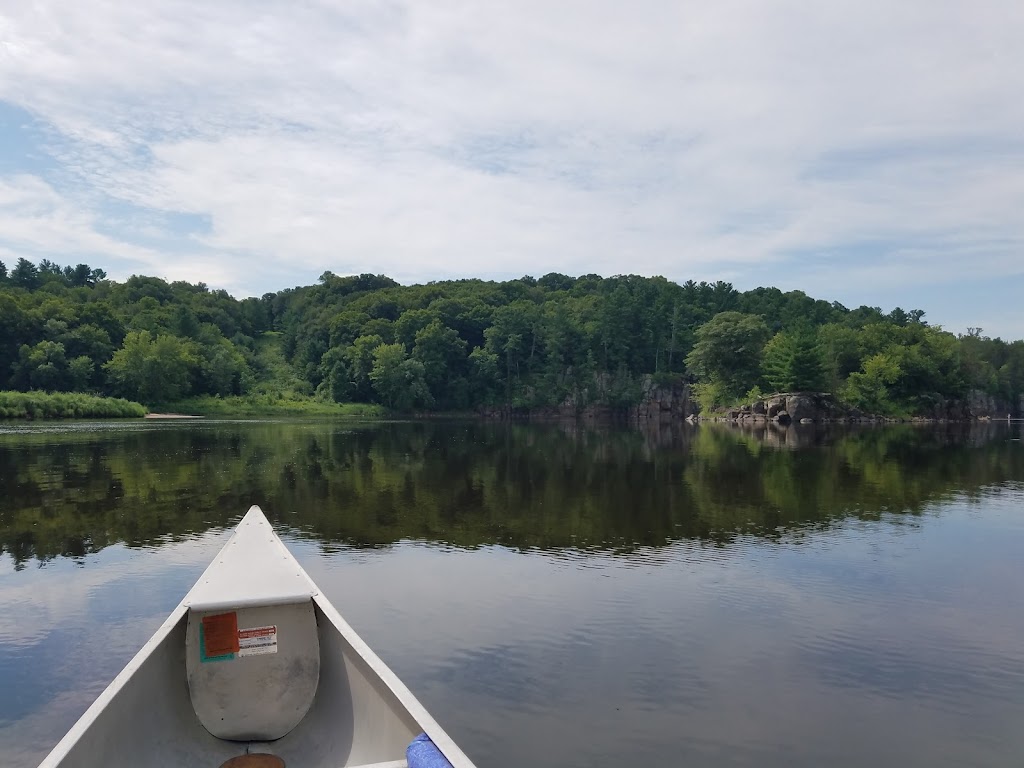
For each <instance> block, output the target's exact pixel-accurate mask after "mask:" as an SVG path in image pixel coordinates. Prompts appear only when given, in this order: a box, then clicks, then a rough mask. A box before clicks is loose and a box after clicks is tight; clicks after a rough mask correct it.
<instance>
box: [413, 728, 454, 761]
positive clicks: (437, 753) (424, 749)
mask: <svg viewBox="0 0 1024 768" xmlns="http://www.w3.org/2000/svg"><path fill="white" fill-rule="evenodd" d="M405 759H406V761H408V763H409V768H452V764H451V763H449V762H448V758H446V757H445V756H444V755H442V754H441V750H440V749H438V748H437V746H436V745H435V744H434V742H432V741H431V740H430V737H429V736H427V734H425V733H421V734H420V735H419V736H417V737H416V738H415V739H413V740H412V743H411V744H410V745H409V746H408V747H407V748H406V750H405Z"/></svg>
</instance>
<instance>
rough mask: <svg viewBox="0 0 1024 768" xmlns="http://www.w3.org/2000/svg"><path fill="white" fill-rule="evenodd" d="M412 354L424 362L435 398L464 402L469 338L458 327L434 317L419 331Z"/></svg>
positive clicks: (450, 403)
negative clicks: (456, 329)
mask: <svg viewBox="0 0 1024 768" xmlns="http://www.w3.org/2000/svg"><path fill="white" fill-rule="evenodd" d="M403 317H404V315H403ZM412 357H413V359H415V360H419V361H420V363H422V364H423V378H424V381H425V382H426V384H427V387H428V388H429V389H430V394H431V396H432V397H433V399H434V401H435V402H438V403H441V404H442V405H453V406H461V405H463V404H464V403H463V402H462V400H463V399H464V397H465V395H466V379H465V375H464V374H465V369H466V342H465V341H463V340H462V339H460V338H459V334H458V333H457V332H456V331H455V330H453V329H452V328H447V327H445V326H443V325H441V323H440V321H438V320H434V321H433V322H431V323H430V324H429V325H427V326H425V327H424V328H422V329H420V330H419V331H418V332H417V333H416V343H415V345H414V347H413V351H412Z"/></svg>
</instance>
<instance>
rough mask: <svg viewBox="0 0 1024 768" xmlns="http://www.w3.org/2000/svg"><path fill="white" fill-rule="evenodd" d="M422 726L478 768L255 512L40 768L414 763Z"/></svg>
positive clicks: (457, 766) (445, 749)
mask: <svg viewBox="0 0 1024 768" xmlns="http://www.w3.org/2000/svg"><path fill="white" fill-rule="evenodd" d="M422 733H425V734H426V735H427V736H428V737H429V739H430V741H432V742H433V745H435V746H436V747H437V749H438V750H439V751H440V752H441V753H442V754H443V755H444V757H445V758H447V760H448V762H450V763H451V765H452V766H454V768H473V763H472V762H471V761H470V760H469V758H468V757H466V755H465V754H463V752H462V750H460V749H459V748H458V746H457V745H456V744H455V742H453V741H452V740H451V738H449V737H448V735H447V734H446V733H445V732H444V731H443V730H442V729H441V727H440V726H439V725H438V724H437V723H436V722H435V721H434V719H433V718H432V717H431V716H430V715H429V714H428V713H427V711H426V710H425V709H424V708H423V706H422V705H421V704H420V703H419V702H418V701H417V700H416V698H415V697H414V696H413V695H412V694H411V693H410V692H409V690H408V689H407V688H406V687H405V686H404V685H403V684H402V682H401V681H400V680H399V679H398V678H397V677H396V676H395V674H394V673H393V672H392V671H391V670H390V669H388V667H387V666H386V665H385V664H384V662H382V661H381V660H380V659H379V658H377V656H376V654H374V652H373V651H372V650H370V648H369V646H367V645H366V643H364V642H363V641H362V640H360V639H359V637H358V636H357V635H356V633H355V632H354V631H353V630H352V628H351V627H350V626H349V625H348V624H347V623H346V622H345V620H344V619H343V618H342V617H341V615H340V614H339V613H338V611H336V610H335V609H334V606H332V605H331V604H330V602H328V601H327V599H326V598H325V597H324V596H323V594H322V593H321V592H320V591H319V590H318V589H317V587H316V585H315V584H314V583H313V581H312V579H310V578H309V576H308V575H307V574H306V572H305V571H304V570H303V569H302V567H301V566H300V565H299V564H298V562H296V560H295V558H294V557H292V555H291V553H290V552H289V551H288V550H287V548H286V547H285V545H284V544H283V543H282V542H281V540H280V539H279V538H278V537H277V535H276V534H275V533H274V531H273V528H271V526H270V523H268V522H267V519H266V517H264V516H263V512H262V511H260V508H259V507H255V506H254V507H252V508H251V509H250V510H249V511H248V513H247V514H246V515H245V517H244V518H243V519H242V521H241V522H240V523H239V524H238V527H237V528H236V529H235V532H234V535H232V537H231V539H230V540H229V541H228V543H227V544H226V545H225V546H224V548H223V549H222V550H221V551H220V554H218V555H217V557H216V558H215V559H214V561H213V563H211V564H210V566H209V567H208V568H207V569H206V571H205V573H203V575H202V577H200V579H199V581H198V582H196V585H195V586H194V587H192V589H191V590H190V591H189V593H188V594H187V595H186V596H185V599H184V600H182V601H181V604H180V605H178V607H177V608H175V609H174V611H173V612H172V613H171V615H170V616H169V617H168V618H167V620H166V621H165V622H164V623H163V625H162V626H161V627H160V629H158V630H157V632H156V634H155V635H153V637H152V638H151V639H150V640H149V642H147V643H146V644H145V646H143V648H142V650H141V651H139V653H138V654H137V655H136V656H135V658H134V659H132V660H131V662H129V663H128V666H126V667H125V668H124V670H122V671H121V673H120V674H119V675H118V676H117V677H116V678H115V679H114V681H113V682H112V683H111V684H110V685H109V686H108V687H107V689H106V690H105V691H104V692H103V693H102V694H101V695H100V696H99V698H98V699H96V701H95V702H94V703H93V704H92V706H91V707H89V709H88V710H86V712H85V714H84V715H82V717H81V719H80V720H79V721H78V722H77V723H76V724H75V725H74V727H72V729H71V730H70V731H68V733H67V735H66V736H65V737H64V738H63V739H62V740H61V741H60V743H59V744H57V746H56V747H54V749H53V751H52V752H50V754H49V755H48V756H47V757H46V759H45V760H43V762H42V763H41V765H40V768H56V766H61V768H73V767H77V766H82V767H83V768H85V767H86V766H89V767H92V766H122V765H123V766H132V768H139V767H141V766H182V767H183V768H184V767H185V766H188V767H189V768H199V767H203V768H207V767H208V768H218V766H221V765H222V764H224V763H225V762H227V761H229V760H231V759H232V758H239V757H240V756H243V755H247V754H248V755H252V757H249V758H245V759H236V760H235V761H233V762H232V763H231V765H232V768H234V766H237V765H241V764H244V763H245V762H246V760H248V761H249V762H250V763H251V764H257V763H259V761H260V760H263V761H265V762H266V764H275V765H281V762H280V761H281V760H283V761H284V765H285V766H287V768H343V767H344V766H367V767H369V766H373V767H374V768H404V766H406V748H407V747H408V745H409V744H410V742H412V741H413V740H414V738H416V737H417V736H419V735H420V734H422ZM421 741H422V739H421ZM418 743H420V742H418ZM427 746H428V748H430V749H432V747H430V745H429V742H428V743H427ZM414 751H415V750H414ZM257 754H267V755H275V756H277V759H276V760H275V759H273V758H258V759H257V758H256V757H255V755H257ZM410 755H411V757H410V761H411V762H413V763H415V762H417V756H416V755H415V754H414V753H412V752H411V753H410ZM427 764H430V765H433V763H431V762H430V760H429V756H428V760H427ZM413 768H414V766H413Z"/></svg>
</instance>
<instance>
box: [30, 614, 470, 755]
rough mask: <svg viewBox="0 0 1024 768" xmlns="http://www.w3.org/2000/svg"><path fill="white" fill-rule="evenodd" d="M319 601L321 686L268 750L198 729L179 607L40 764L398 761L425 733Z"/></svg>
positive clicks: (266, 744)
mask: <svg viewBox="0 0 1024 768" xmlns="http://www.w3.org/2000/svg"><path fill="white" fill-rule="evenodd" d="M321 599H322V598H320V597H319V596H318V597H314V598H313V601H314V607H315V612H316V620H317V632H318V635H319V640H320V655H321V667H320V683H319V686H318V687H317V692H316V696H315V698H314V700H313V705H312V707H311V708H310V710H309V712H308V713H307V714H306V716H305V717H304V718H303V719H302V721H301V722H300V723H299V724H298V725H297V726H296V727H295V729H294V730H292V731H291V732H290V733H288V734H287V735H285V736H284V737H282V738H280V739H278V740H276V741H273V742H270V743H265V744H263V743H261V744H247V743H245V742H232V741H224V740H221V739H217V738H215V737H214V736H212V735H210V733H209V732H208V731H206V729H204V728H203V726H202V725H201V724H200V723H199V721H198V719H197V718H196V715H195V712H194V710H193V708H192V703H191V700H190V697H189V690H188V683H187V681H186V674H185V632H186V623H187V610H185V609H182V610H181V611H179V612H178V613H180V615H179V616H178V618H177V621H174V614H172V616H171V619H170V620H169V621H168V623H167V624H165V625H164V627H163V628H162V630H161V632H158V633H157V635H155V636H154V638H153V640H152V641H151V643H152V644H151V645H149V646H148V654H147V655H144V654H146V651H147V649H143V652H141V653H140V656H142V657H143V658H139V657H137V658H136V660H135V662H133V665H134V669H126V671H125V673H123V675H122V676H121V677H120V678H119V681H120V685H117V681H115V686H112V687H113V690H110V691H109V692H108V693H109V694H110V695H109V698H106V700H105V701H102V702H97V705H102V706H96V705H94V709H93V710H90V712H89V713H87V714H86V716H85V717H84V718H83V721H85V722H83V723H81V724H80V725H81V726H82V727H81V728H80V729H79V731H78V734H77V738H74V737H72V740H70V743H69V740H65V742H63V743H62V746H64V747H66V752H64V753H63V755H60V754H56V755H54V754H51V756H50V759H49V760H48V761H46V762H44V766H45V765H53V766H61V768H79V767H81V768H86V767H89V768H92V767H93V766H107V765H109V766H113V765H125V766H129V765H130V766H133V768H138V767H141V766H188V767H189V768H205V767H206V766H209V768H218V766H220V765H221V763H223V762H224V761H225V760H227V759H228V758H230V757H234V756H236V755H240V754H244V753H245V752H246V751H247V749H250V748H251V749H252V751H254V752H271V753H273V754H276V755H278V756H279V757H281V758H282V759H283V760H284V761H285V764H286V766H287V768H344V767H346V766H363V765H374V764H381V763H383V764H388V763H391V764H392V765H403V764H404V762H402V761H404V759H405V749H406V747H407V746H408V744H409V742H410V741H411V740H412V739H413V738H414V737H415V736H416V735H417V734H419V733H420V732H421V731H423V730H424V727H422V725H421V724H420V723H418V722H417V721H416V719H415V718H414V717H413V715H412V714H411V713H410V712H409V711H408V709H407V708H406V707H405V706H404V705H403V704H402V702H401V701H399V699H398V697H397V696H396V695H395V694H394V693H393V692H392V691H391V690H390V689H389V688H388V686H387V685H386V684H385V683H384V682H383V681H382V680H381V679H380V677H379V676H378V675H377V674H376V673H375V672H374V670H373V669H372V668H371V667H370V665H369V664H368V663H367V661H366V660H365V659H364V658H362V656H360V654H359V653H357V652H356V651H355V650H354V649H353V647H352V645H351V644H350V643H349V641H348V640H347V639H346V637H345V635H344V634H343V632H342V630H341V628H339V627H337V626H335V624H334V622H333V620H332V618H331V616H330V615H329V614H331V613H334V611H333V609H331V608H330V606H329V604H325V605H326V607H327V612H326V613H325V611H324V609H323V608H322V606H321V604H320V600H321ZM161 634H162V636H161ZM133 665H129V666H130V667H132V666H133ZM90 715H91V717H90ZM426 725H427V730H433V728H432V727H431V724H426ZM69 736H72V734H69ZM460 757H461V755H460Z"/></svg>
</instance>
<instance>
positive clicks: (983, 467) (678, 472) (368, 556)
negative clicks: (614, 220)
mask: <svg viewBox="0 0 1024 768" xmlns="http://www.w3.org/2000/svg"><path fill="white" fill-rule="evenodd" d="M1021 437H1022V435H1021V427H1020V425H1016V424H1012V425H1011V424H1006V423H1003V424H995V423H994V424H978V425H973V426H943V427H911V426H901V427H891V428H874V429H867V430H862V431H822V430H820V429H814V428H790V429H789V430H788V431H781V432H780V431H777V430H767V431H765V430H762V431H759V432H755V431H751V430H746V431H744V430H740V429H737V428H729V427H724V426H714V425H712V426H701V427H690V426H681V427H673V428H665V429H662V430H660V431H640V430H633V429H627V428H613V427H606V428H583V427H572V428H569V427H565V426H555V425H548V426H525V425H512V426H509V425H502V424H490V423H479V422H426V423H425V422H415V423H371V424H360V423H355V422H341V421H336V422H328V423H323V422H318V423H314V422H300V421H250V422H232V421H209V420H207V421H202V422H191V423H182V422H176V423H154V422H143V423H83V424H44V425H31V424H30V425H12V424H7V425H0V763H2V764H3V765H4V766H11V767H12V768H17V767H20V766H34V765H35V764H36V763H37V762H38V761H39V760H40V759H41V758H42V757H43V756H44V755H45V754H46V752H47V751H48V750H49V749H50V747H52V746H53V744H54V743H56V741H57V740H58V739H59V738H60V737H61V736H62V735H63V733H64V732H65V731H66V730H67V728H68V727H70V725H71V724H72V723H73V722H74V721H75V720H76V719H77V717H78V716H79V715H80V714H81V713H82V712H83V711H84V709H85V708H86V707H87V706H88V704H89V703H90V702H91V700H92V699H93V698H94V697H95V696H96V695H97V694H98V693H99V692H100V691H101V690H102V689H103V688H104V686H105V685H106V684H107V683H108V682H109V681H110V680H111V679H112V678H113V677H114V676H115V675H116V674H117V672H118V671H119V670H120V669H121V667H122V666H123V665H124V664H125V663H126V662H127V661H128V660H129V659H130V658H131V657H132V655H134V653H135V652H136V651H137V650H138V648H139V647H140V646H141V645H142V644H143V643H144V642H145V640H146V639H148V637H149V636H150V635H151V634H152V633H153V631H154V630H155V629H156V628H157V626H158V625H159V624H160V623H161V621H162V620H163V618H164V617H165V616H166V615H167V614H168V613H169V612H170V611H171V609H173V608H174V606H175V605H176V604H177V602H178V600H179V599H180V598H181V596H182V595H183V594H184V593H185V592H186V591H187V590H188V588H189V587H190V586H191V584H192V583H193V582H194V581H195V580H196V578H197V577H198V576H199V574H200V573H201V572H202V570H203V569H204V568H205V566H206V565H207V563H208V562H209V561H210V560H211V559H212V557H213V555H214V554H215V553H216V551H217V550H218V549H219V548H220V546H222V545H223V543H224V542H225V541H226V538H227V536H228V535H229V533H230V528H231V526H232V525H233V524H234V523H235V522H237V520H238V519H239V518H240V517H241V515H242V514H243V513H244V512H245V510H246V509H247V508H248V506H249V505H250V504H254V503H255V504H259V505H260V506H262V508H263V509H264V511H265V512H266V513H267V515H268V517H269V518H270V519H271V521H272V522H273V523H274V525H275V527H276V528H277V530H278V531H279V533H280V534H281V535H282V537H283V538H284V539H285V541H286V543H287V544H288V545H289V547H290V548H291V549H292V551H293V552H294V554H295V555H296V557H297V558H298V559H299V560H300V562H301V563H302V565H303V566H304V567H305V568H306V569H307V571H308V572H309V573H310V575H311V576H312V577H313V579H314V580H315V581H317V583H318V584H319V585H320V587H321V588H322V589H323V591H324V592H325V593H326V595H327V596H328V597H329V598H330V599H331V601H332V602H333V603H334V605H335V606H336V607H337V608H338V609H339V610H340V611H341V613H342V614H343V615H344V616H345V617H346V618H347V619H348V621H349V623H350V624H352V625H353V627H354V628H355V629H356V631H357V632H359V633H360V635H361V636H362V637H363V639H364V640H366V641H367V642H368V643H369V644H370V646H371V647H373V648H374V649H375V650H376V651H377V653H378V654H379V655H380V656H381V657H382V658H383V659H384V661H385V662H387V663H388V664H389V665H390V666H391V667H392V669H394V670H395V672H396V673H397V674H398V675H399V676H400V677H401V678H402V679H403V681H404V682H405V683H406V684H407V685H408V686H409V687H410V688H411V689H412V691H413V692H414V693H415V694H416V695H417V697H418V698H419V699H420V700H421V701H422V702H423V703H424V705H425V706H426V707H427V709H428V710H430V711H431V713H432V714H433V715H434V716H435V718H436V719H437V720H438V721H439V722H440V723H441V724H442V725H443V726H444V727H445V728H446V729H447V730H448V732H449V733H450V734H451V735H452V736H453V737H454V738H455V740H456V741H457V742H458V743H459V744H460V745H461V746H462V747H463V749H464V750H465V751H466V752H467V753H468V754H469V755H470V756H471V757H472V758H474V760H475V761H476V762H477V764H478V765H480V766H481V768H484V767H485V766H493V767H494V768H513V767H515V768H521V767H522V766H527V765H528V766H552V767H554V766H590V767H592V768H605V767H607V768H611V767H612V766H616V767H619V766H623V765H637V766H641V765H652V766H653V765H659V766H662V765H667V766H687V767H688V768H689V767H694V766H716V767H719V766H740V765H744V766H747V765H749V766H755V765H756V766H759V768H773V767H774V766H779V767H780V768H781V766H787V768H790V767H792V766H815V767H817V766H821V765H829V766H831V767H832V768H836V767H838V766H851V767H852V766H857V767H858V768H860V767H861V766H865V765H873V766H901V767H904V766H917V765H920V766H928V767H929V768H936V767H937V766H964V765H971V766H1007V765H1018V764H1019V762H1020V759H1021V755H1022V754H1024V728H1022V727H1021V723H1022V722H1024V610H1022V609H1024V578H1022V569H1024V556H1022V555H1024V443H1022V442H1021V439H1020V438H1021Z"/></svg>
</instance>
